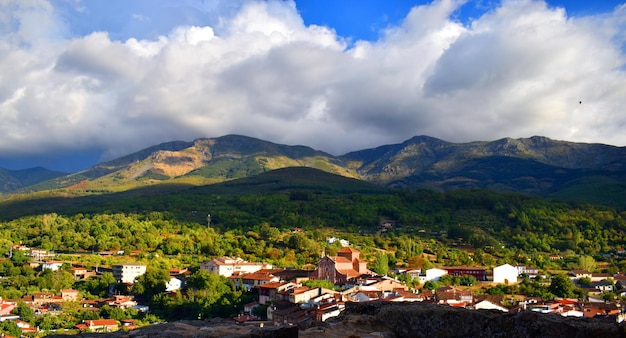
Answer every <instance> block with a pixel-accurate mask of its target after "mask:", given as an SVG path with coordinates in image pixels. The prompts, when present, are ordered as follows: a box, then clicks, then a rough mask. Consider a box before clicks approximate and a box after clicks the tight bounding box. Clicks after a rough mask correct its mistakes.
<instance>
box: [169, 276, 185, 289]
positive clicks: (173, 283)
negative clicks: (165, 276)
mask: <svg viewBox="0 0 626 338" xmlns="http://www.w3.org/2000/svg"><path fill="white" fill-rule="evenodd" d="M182 287H183V281H182V280H181V279H178V278H176V277H171V276H170V280H169V281H167V283H165V292H174V291H176V290H180V289H181V288H182Z"/></svg>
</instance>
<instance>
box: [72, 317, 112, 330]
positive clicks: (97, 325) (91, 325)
mask: <svg viewBox="0 0 626 338" xmlns="http://www.w3.org/2000/svg"><path fill="white" fill-rule="evenodd" d="M84 323H85V324H82V325H81V324H78V325H76V327H77V328H78V329H80V330H84V329H89V330H91V331H93V332H112V331H117V330H118V328H119V325H118V324H117V321H116V320H115V319H94V320H85V321H84Z"/></svg>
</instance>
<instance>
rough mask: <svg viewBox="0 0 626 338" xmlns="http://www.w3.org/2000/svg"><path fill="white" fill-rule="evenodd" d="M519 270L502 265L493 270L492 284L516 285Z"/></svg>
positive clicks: (508, 265) (509, 265) (511, 266)
mask: <svg viewBox="0 0 626 338" xmlns="http://www.w3.org/2000/svg"><path fill="white" fill-rule="evenodd" d="M518 274H519V270H518V269H517V268H516V267H514V266H513V265H511V264H503V265H500V266H496V267H495V268H493V282H494V283H502V284H514V283H517V276H518Z"/></svg>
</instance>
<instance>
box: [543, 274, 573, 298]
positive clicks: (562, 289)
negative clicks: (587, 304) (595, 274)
mask: <svg viewBox="0 0 626 338" xmlns="http://www.w3.org/2000/svg"><path fill="white" fill-rule="evenodd" d="M548 291H549V292H550V293H552V294H554V295H555V296H557V297H564V298H572V297H576V296H577V294H576V293H575V292H574V291H575V286H574V283H572V280H571V279H569V277H567V276H566V275H564V274H558V275H554V276H552V279H551V281H550V286H549V287H548Z"/></svg>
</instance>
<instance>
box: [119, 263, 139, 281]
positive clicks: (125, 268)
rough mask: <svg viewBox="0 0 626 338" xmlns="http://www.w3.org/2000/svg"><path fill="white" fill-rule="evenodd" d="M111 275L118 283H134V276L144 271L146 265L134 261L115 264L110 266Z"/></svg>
mask: <svg viewBox="0 0 626 338" xmlns="http://www.w3.org/2000/svg"><path fill="white" fill-rule="evenodd" d="M112 269H113V277H114V278H115V280H116V281H117V282H118V283H130V284H132V283H134V282H135V278H137V277H139V276H141V275H143V274H144V273H146V266H145V265H141V264H135V263H125V264H116V265H113V266H112Z"/></svg>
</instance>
